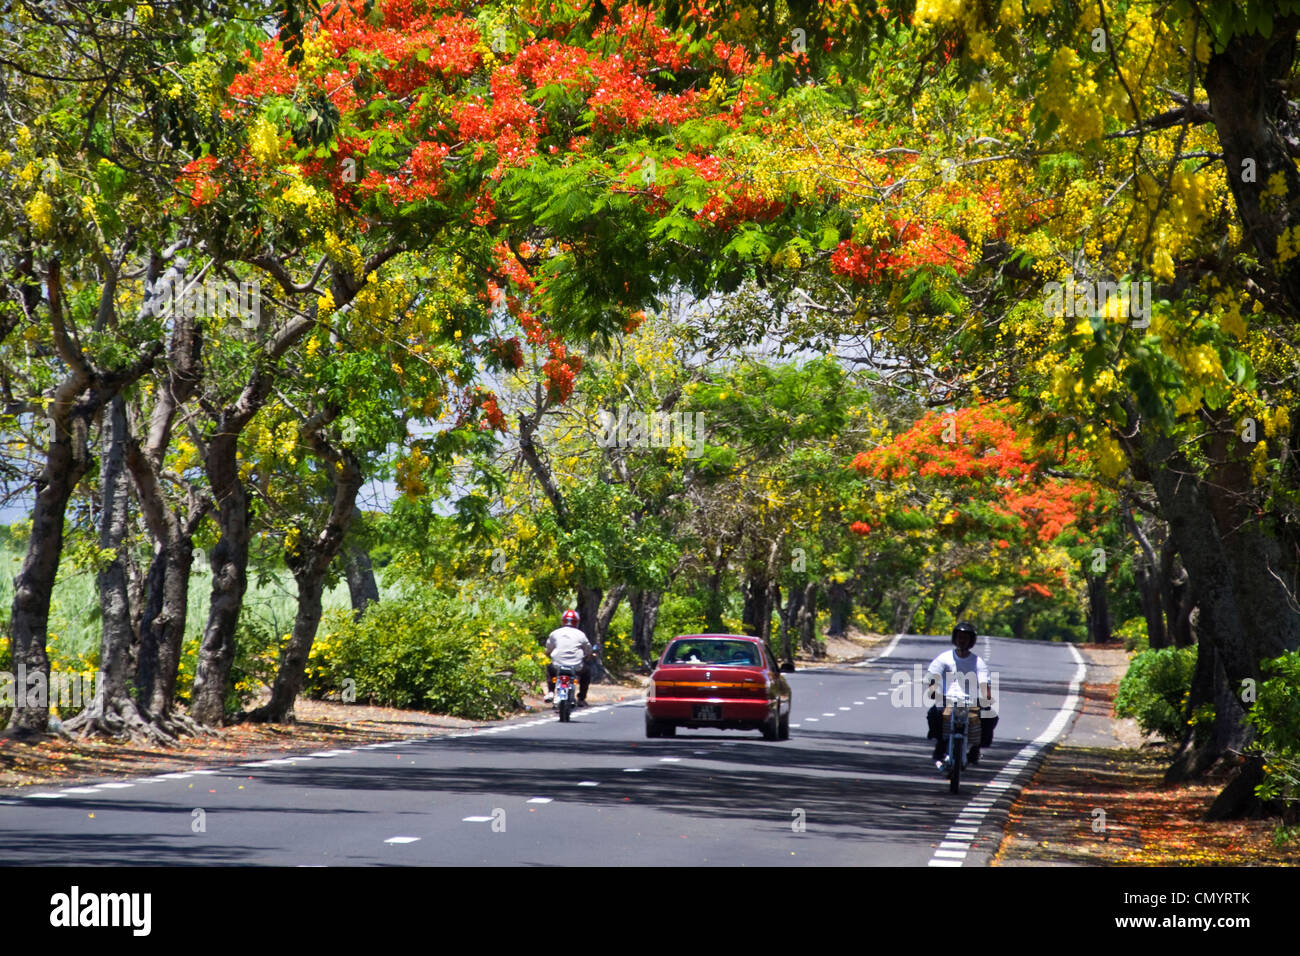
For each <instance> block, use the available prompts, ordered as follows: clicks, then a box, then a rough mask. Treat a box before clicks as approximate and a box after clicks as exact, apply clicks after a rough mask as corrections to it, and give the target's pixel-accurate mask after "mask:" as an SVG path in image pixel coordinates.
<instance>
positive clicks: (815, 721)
mask: <svg viewBox="0 0 1300 956" xmlns="http://www.w3.org/2000/svg"><path fill="white" fill-rule="evenodd" d="M804 720H806V721H807V722H808V723H810V724H815V723H817V718H816V717H805V718H804Z"/></svg>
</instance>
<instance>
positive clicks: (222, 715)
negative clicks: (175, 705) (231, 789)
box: [190, 430, 250, 727]
mask: <svg viewBox="0 0 1300 956" xmlns="http://www.w3.org/2000/svg"><path fill="white" fill-rule="evenodd" d="M237 436H238V432H233V433H232V432H230V431H229V430H221V431H219V432H218V434H217V435H215V436H214V437H213V439H212V442H211V443H210V444H209V445H208V454H207V460H206V462H205V465H206V469H207V473H208V481H209V483H210V485H211V487H212V495H213V497H214V498H215V499H216V502H217V525H218V527H219V528H220V529H221V536H220V537H219V538H218V539H217V544H216V547H214V548H213V549H212V555H211V557H210V558H209V562H208V563H209V565H210V566H211V568H212V597H211V601H210V603H209V605H208V623H207V626H206V627H205V628H204V630H203V639H202V641H201V643H200V644H199V659H198V664H197V666H196V667H195V673H194V692H193V694H192V695H191V698H190V716H191V717H192V718H193V719H194V720H196V721H198V722H199V723H200V724H205V725H208V726H213V727H216V726H220V725H222V724H224V723H225V721H226V685H227V684H228V682H229V680H230V667H231V665H232V664H233V663H234V659H235V628H236V627H237V626H238V624H239V613H240V610H241V609H242V608H243V604H244V592H245V591H246V590H247V589H248V541H249V528H248V523H249V517H250V510H249V506H248V497H247V494H246V492H245V491H244V483H243V481H241V480H240V478H239V465H238V460H237V458H236V453H237V449H238V442H237Z"/></svg>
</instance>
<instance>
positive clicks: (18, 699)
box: [6, 408, 90, 739]
mask: <svg viewBox="0 0 1300 956" xmlns="http://www.w3.org/2000/svg"><path fill="white" fill-rule="evenodd" d="M51 432H52V434H51V439H50V442H49V445H48V448H47V450H46V453H45V467H44V468H43V469H41V475H40V477H39V478H37V480H36V502H35V507H34V508H33V509H32V534H31V538H30V539H29V540H28V542H27V553H26V555H25V556H24V558H23V564H22V568H21V570H19V572H18V577H17V578H15V579H14V600H13V607H12V610H11V611H10V617H9V641H10V644H9V647H10V656H11V659H12V665H11V666H12V667H13V669H14V672H15V674H16V675H17V683H16V684H15V687H14V708H13V712H12V713H11V714H10V716H9V726H8V728H7V729H6V735H7V736H11V737H15V738H19V739H28V738H31V737H35V736H38V735H41V734H44V733H46V731H47V729H48V725H49V698H48V689H49V681H50V661H49V658H48V657H47V656H46V652H45V642H46V639H47V637H48V634H49V618H50V598H51V596H52V595H53V593H54V579H55V577H56V576H57V575H58V572H59V558H60V555H61V554H62V552H63V518H64V514H65V512H66V510H67V505H68V499H69V498H70V497H71V496H72V491H73V489H74V488H75V487H76V485H77V482H78V481H80V480H81V478H82V476H83V475H85V473H86V471H87V470H88V469H89V467H90V454H89V449H88V447H87V435H86V420H85V418H84V417H83V416H80V415H77V416H74V415H72V414H71V409H70V408H69V409H68V410H67V411H65V412H64V413H62V414H59V415H58V417H57V418H52V419H51Z"/></svg>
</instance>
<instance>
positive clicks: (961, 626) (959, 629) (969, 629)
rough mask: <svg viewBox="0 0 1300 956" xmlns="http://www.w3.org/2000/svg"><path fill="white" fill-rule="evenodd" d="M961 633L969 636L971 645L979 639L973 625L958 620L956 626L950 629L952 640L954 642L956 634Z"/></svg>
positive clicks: (955, 641)
mask: <svg viewBox="0 0 1300 956" xmlns="http://www.w3.org/2000/svg"><path fill="white" fill-rule="evenodd" d="M963 634H964V635H966V636H967V637H969V638H970V642H971V644H972V645H974V644H975V642H976V641H977V640H979V635H978V634H976V633H975V625H974V624H972V623H970V622H969V621H960V622H958V624H957V626H956V627H954V628H953V629H952V642H953V643H954V644H956V643H957V638H958V636H959V635H963Z"/></svg>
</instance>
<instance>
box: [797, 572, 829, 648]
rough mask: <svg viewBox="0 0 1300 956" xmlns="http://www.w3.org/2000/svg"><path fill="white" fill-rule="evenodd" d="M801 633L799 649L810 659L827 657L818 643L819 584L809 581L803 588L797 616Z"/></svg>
mask: <svg viewBox="0 0 1300 956" xmlns="http://www.w3.org/2000/svg"><path fill="white" fill-rule="evenodd" d="M795 625H796V627H797V628H798V632H799V647H800V649H802V650H803V652H804V654H805V655H807V656H808V657H814V658H816V657H825V656H826V649H825V648H824V647H822V646H821V645H820V644H819V643H818V642H817V583H816V582H815V581H809V582H808V583H807V584H805V585H804V586H803V596H802V598H801V600H800V601H799V610H798V612H797V613H796V614H795Z"/></svg>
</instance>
